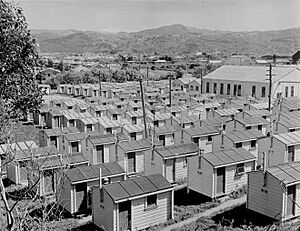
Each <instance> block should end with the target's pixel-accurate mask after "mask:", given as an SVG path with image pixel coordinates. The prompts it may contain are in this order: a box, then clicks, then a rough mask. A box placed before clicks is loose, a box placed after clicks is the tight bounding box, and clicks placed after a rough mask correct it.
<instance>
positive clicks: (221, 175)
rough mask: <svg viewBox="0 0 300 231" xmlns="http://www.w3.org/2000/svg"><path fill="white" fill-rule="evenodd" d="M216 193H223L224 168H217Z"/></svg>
mask: <svg viewBox="0 0 300 231" xmlns="http://www.w3.org/2000/svg"><path fill="white" fill-rule="evenodd" d="M217 193H225V168H224V167H223V168H217Z"/></svg>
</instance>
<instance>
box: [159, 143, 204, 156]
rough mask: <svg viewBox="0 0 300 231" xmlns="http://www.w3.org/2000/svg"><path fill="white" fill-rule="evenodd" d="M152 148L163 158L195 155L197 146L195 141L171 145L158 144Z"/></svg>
mask: <svg viewBox="0 0 300 231" xmlns="http://www.w3.org/2000/svg"><path fill="white" fill-rule="evenodd" d="M154 150H155V151H156V152H157V153H158V154H159V155H160V156H161V157H162V158H164V159H169V158H176V157H184V156H190V155H197V154H198V151H199V146H198V145H197V144H196V143H193V142H192V143H183V144H175V145H171V146H158V147H155V148H154Z"/></svg>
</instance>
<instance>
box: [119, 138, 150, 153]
mask: <svg viewBox="0 0 300 231" xmlns="http://www.w3.org/2000/svg"><path fill="white" fill-rule="evenodd" d="M150 147H151V143H150V141H149V140H147V139H141V140H130V141H124V142H120V143H119V144H118V148H120V149H122V150H123V151H124V152H125V153H128V152H136V151H139V150H145V149H149V148H150Z"/></svg>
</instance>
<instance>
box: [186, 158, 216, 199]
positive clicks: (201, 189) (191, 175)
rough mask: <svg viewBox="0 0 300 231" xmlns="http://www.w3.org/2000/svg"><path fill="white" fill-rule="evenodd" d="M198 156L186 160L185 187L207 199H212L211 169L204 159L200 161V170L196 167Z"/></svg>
mask: <svg viewBox="0 0 300 231" xmlns="http://www.w3.org/2000/svg"><path fill="white" fill-rule="evenodd" d="M198 160H199V156H193V157H191V158H189V160H188V165H189V167H188V179H187V180H188V181H187V187H188V188H189V189H191V190H193V191H195V192H198V193H201V194H203V195H205V196H208V197H213V194H212V192H213V167H212V165H210V164H209V163H208V162H207V161H206V160H205V159H204V158H202V160H201V169H199V168H198V167H199V166H198V165H199V164H198V163H199V162H198Z"/></svg>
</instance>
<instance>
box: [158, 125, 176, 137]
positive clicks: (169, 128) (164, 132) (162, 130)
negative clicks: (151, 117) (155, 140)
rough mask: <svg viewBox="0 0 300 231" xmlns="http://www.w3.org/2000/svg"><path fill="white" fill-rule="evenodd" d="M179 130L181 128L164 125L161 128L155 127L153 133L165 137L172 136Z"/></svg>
mask: <svg viewBox="0 0 300 231" xmlns="http://www.w3.org/2000/svg"><path fill="white" fill-rule="evenodd" d="M179 129H181V127H180V126H178V125H177V126H172V125H165V126H161V127H155V133H156V134H157V135H167V134H172V133H174V132H176V131H178V130H179Z"/></svg>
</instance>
